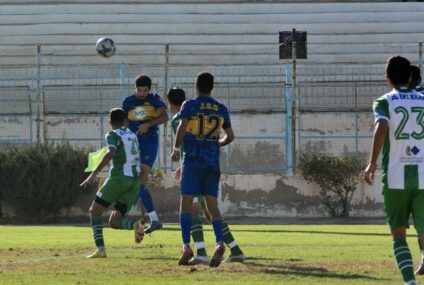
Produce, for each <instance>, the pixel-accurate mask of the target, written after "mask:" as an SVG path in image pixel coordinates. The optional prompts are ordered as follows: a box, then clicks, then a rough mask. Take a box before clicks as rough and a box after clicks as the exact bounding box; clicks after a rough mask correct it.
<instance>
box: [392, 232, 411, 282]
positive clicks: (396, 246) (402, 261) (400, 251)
mask: <svg viewBox="0 0 424 285" xmlns="http://www.w3.org/2000/svg"><path fill="white" fill-rule="evenodd" d="M393 251H394V255H395V258H396V263H397V266H398V268H399V271H400V273H401V274H402V278H403V281H405V282H409V281H413V280H415V276H414V268H413V266H412V256H411V252H410V250H409V247H408V244H407V243H406V239H405V238H398V239H395V240H393Z"/></svg>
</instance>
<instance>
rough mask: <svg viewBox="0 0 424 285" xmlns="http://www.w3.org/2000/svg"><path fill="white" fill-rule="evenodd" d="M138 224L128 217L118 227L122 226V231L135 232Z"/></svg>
mask: <svg viewBox="0 0 424 285" xmlns="http://www.w3.org/2000/svg"><path fill="white" fill-rule="evenodd" d="M136 223H137V221H135V220H131V219H129V218H128V217H126V216H125V217H124V218H123V219H122V220H121V222H119V223H118V225H120V226H121V227H120V229H123V230H133V229H134V226H135V224H136Z"/></svg>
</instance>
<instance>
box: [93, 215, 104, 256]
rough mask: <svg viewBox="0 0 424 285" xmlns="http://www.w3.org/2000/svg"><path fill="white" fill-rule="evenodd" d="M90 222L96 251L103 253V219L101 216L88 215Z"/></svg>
mask: <svg viewBox="0 0 424 285" xmlns="http://www.w3.org/2000/svg"><path fill="white" fill-rule="evenodd" d="M90 221H91V228H92V229H93V238H94V242H95V243H96V246H97V249H98V250H101V251H103V250H104V249H105V242H104V240H103V219H102V217H101V216H94V215H90Z"/></svg>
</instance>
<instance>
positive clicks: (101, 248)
mask: <svg viewBox="0 0 424 285" xmlns="http://www.w3.org/2000/svg"><path fill="white" fill-rule="evenodd" d="M97 250H98V251H105V250H106V248H105V247H104V246H98V247H97Z"/></svg>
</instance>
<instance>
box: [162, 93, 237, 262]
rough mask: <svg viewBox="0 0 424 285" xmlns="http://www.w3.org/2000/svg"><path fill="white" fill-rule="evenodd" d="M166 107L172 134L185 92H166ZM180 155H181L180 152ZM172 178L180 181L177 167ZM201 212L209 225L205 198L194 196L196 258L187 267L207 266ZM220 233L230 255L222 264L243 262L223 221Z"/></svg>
mask: <svg viewBox="0 0 424 285" xmlns="http://www.w3.org/2000/svg"><path fill="white" fill-rule="evenodd" d="M167 99H168V106H169V108H170V111H171V113H172V114H174V116H173V117H172V120H171V127H172V130H173V132H174V134H175V133H176V131H177V128H178V125H179V123H180V108H181V105H182V103H183V102H184V101H185V99H186V97H185V92H184V90H183V89H181V88H178V87H173V88H171V89H169V90H168V94H167ZM181 153H183V152H182V151H181ZM173 176H174V177H175V178H176V179H178V180H179V179H180V176H181V168H180V167H178V168H177V169H176V171H174V173H173ZM201 210H202V211H203V214H204V215H205V217H206V219H207V220H208V221H209V223H211V217H210V214H209V212H208V210H207V208H206V203H205V198H204V196H203V195H199V196H195V197H194V199H193V204H192V208H191V214H192V225H191V236H192V237H193V241H194V244H195V246H196V250H197V252H196V256H194V257H193V258H191V259H190V260H189V262H188V263H189V265H195V264H202V263H204V264H207V263H208V262H209V258H208V255H207V253H206V248H205V243H204V236H203V224H202V221H201V219H200V214H199V213H200V211H201ZM222 231H223V238H224V242H225V244H226V245H227V246H228V247H229V248H230V250H231V254H230V256H228V257H227V258H226V259H225V260H224V262H243V261H244V259H245V257H244V254H243V252H242V251H241V249H240V247H239V246H238V245H237V242H236V241H235V239H234V237H233V235H232V233H231V231H230V228H229V226H228V224H227V223H226V222H225V221H223V223H222Z"/></svg>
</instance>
